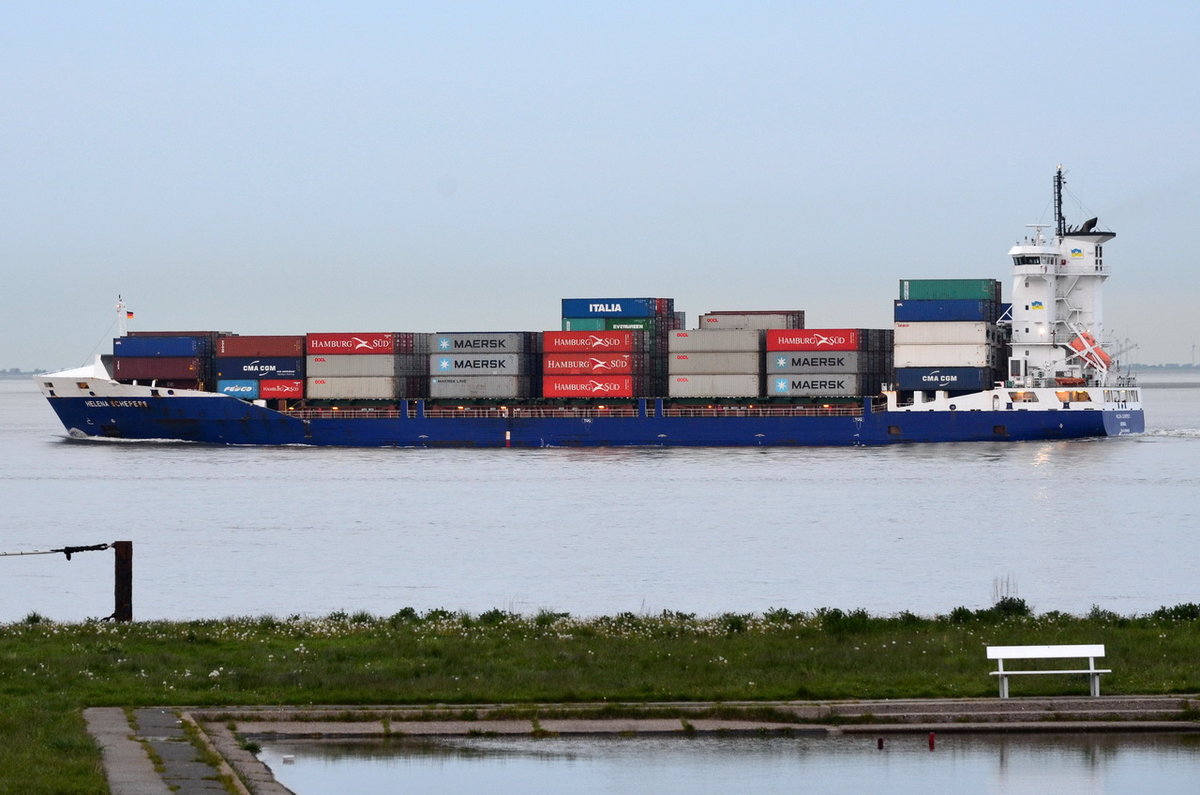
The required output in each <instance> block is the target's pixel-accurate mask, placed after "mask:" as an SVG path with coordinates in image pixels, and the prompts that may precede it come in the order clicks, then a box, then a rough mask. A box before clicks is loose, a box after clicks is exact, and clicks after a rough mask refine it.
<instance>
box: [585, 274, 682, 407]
mask: <svg viewBox="0 0 1200 795" xmlns="http://www.w3.org/2000/svg"><path fill="white" fill-rule="evenodd" d="M682 327H683V313H676V312H675V299H674V298H564V299H562V330H563V331H637V332H640V333H641V334H642V335H643V337H644V338H645V345H644V347H643V348H642V349H641V350H639V351H633V352H634V353H645V354H646V356H647V358H646V362H645V363H644V364H643V365H642V366H641V372H640V373H638V375H640V376H641V379H640V383H635V384H634V393H635V395H637V396H641V395H662V394H664V392H665V388H666V383H667V361H666V357H667V335H668V334H669V333H670V332H671V331H672V330H674V329H677V328H682ZM636 381H639V379H635V382H636Z"/></svg>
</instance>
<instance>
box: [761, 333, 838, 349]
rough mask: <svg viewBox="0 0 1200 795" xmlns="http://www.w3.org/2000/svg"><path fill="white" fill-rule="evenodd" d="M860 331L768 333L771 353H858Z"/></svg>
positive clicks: (768, 344)
mask: <svg viewBox="0 0 1200 795" xmlns="http://www.w3.org/2000/svg"><path fill="white" fill-rule="evenodd" d="M859 348H860V339H859V329H856V328H824V329H819V328H814V329H773V330H770V331H768V332H767V350H769V351H857V350H859Z"/></svg>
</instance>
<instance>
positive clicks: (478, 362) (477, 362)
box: [429, 353, 529, 376]
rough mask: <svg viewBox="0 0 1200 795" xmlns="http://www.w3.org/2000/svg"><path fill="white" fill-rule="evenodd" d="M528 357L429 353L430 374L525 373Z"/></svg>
mask: <svg viewBox="0 0 1200 795" xmlns="http://www.w3.org/2000/svg"><path fill="white" fill-rule="evenodd" d="M528 361H529V357H527V356H521V355H518V354H515V353H431V354H430V355H429V374H430V375H472V376H481V375H526V374H527V373H528V372H529V368H528V366H527V363H528Z"/></svg>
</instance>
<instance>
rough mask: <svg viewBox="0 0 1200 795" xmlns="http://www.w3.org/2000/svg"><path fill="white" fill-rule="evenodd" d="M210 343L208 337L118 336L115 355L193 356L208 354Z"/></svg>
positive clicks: (114, 350) (115, 343)
mask: <svg viewBox="0 0 1200 795" xmlns="http://www.w3.org/2000/svg"><path fill="white" fill-rule="evenodd" d="M210 345H211V340H209V338H208V337H117V338H116V339H114V340H113V355H114V356H165V357H174V358H191V357H195V356H207V355H208V353H209V351H210V347H209V346H210Z"/></svg>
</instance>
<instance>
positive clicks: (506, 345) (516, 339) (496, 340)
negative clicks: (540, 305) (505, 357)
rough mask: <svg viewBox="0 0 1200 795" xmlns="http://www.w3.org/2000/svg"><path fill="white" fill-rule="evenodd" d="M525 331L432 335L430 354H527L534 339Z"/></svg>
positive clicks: (531, 347) (444, 332)
mask: <svg viewBox="0 0 1200 795" xmlns="http://www.w3.org/2000/svg"><path fill="white" fill-rule="evenodd" d="M534 336H535V335H533V334H528V333H526V332H523V331H509V332H500V333H495V334H491V333H483V332H446V331H439V332H438V333H436V334H432V335H430V341H429V343H430V344H429V351H430V353H435V354H436V353H527V352H532V349H533V347H534V346H533V345H532V344H531V343H532V342H533V339H532V338H533V337H534Z"/></svg>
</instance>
